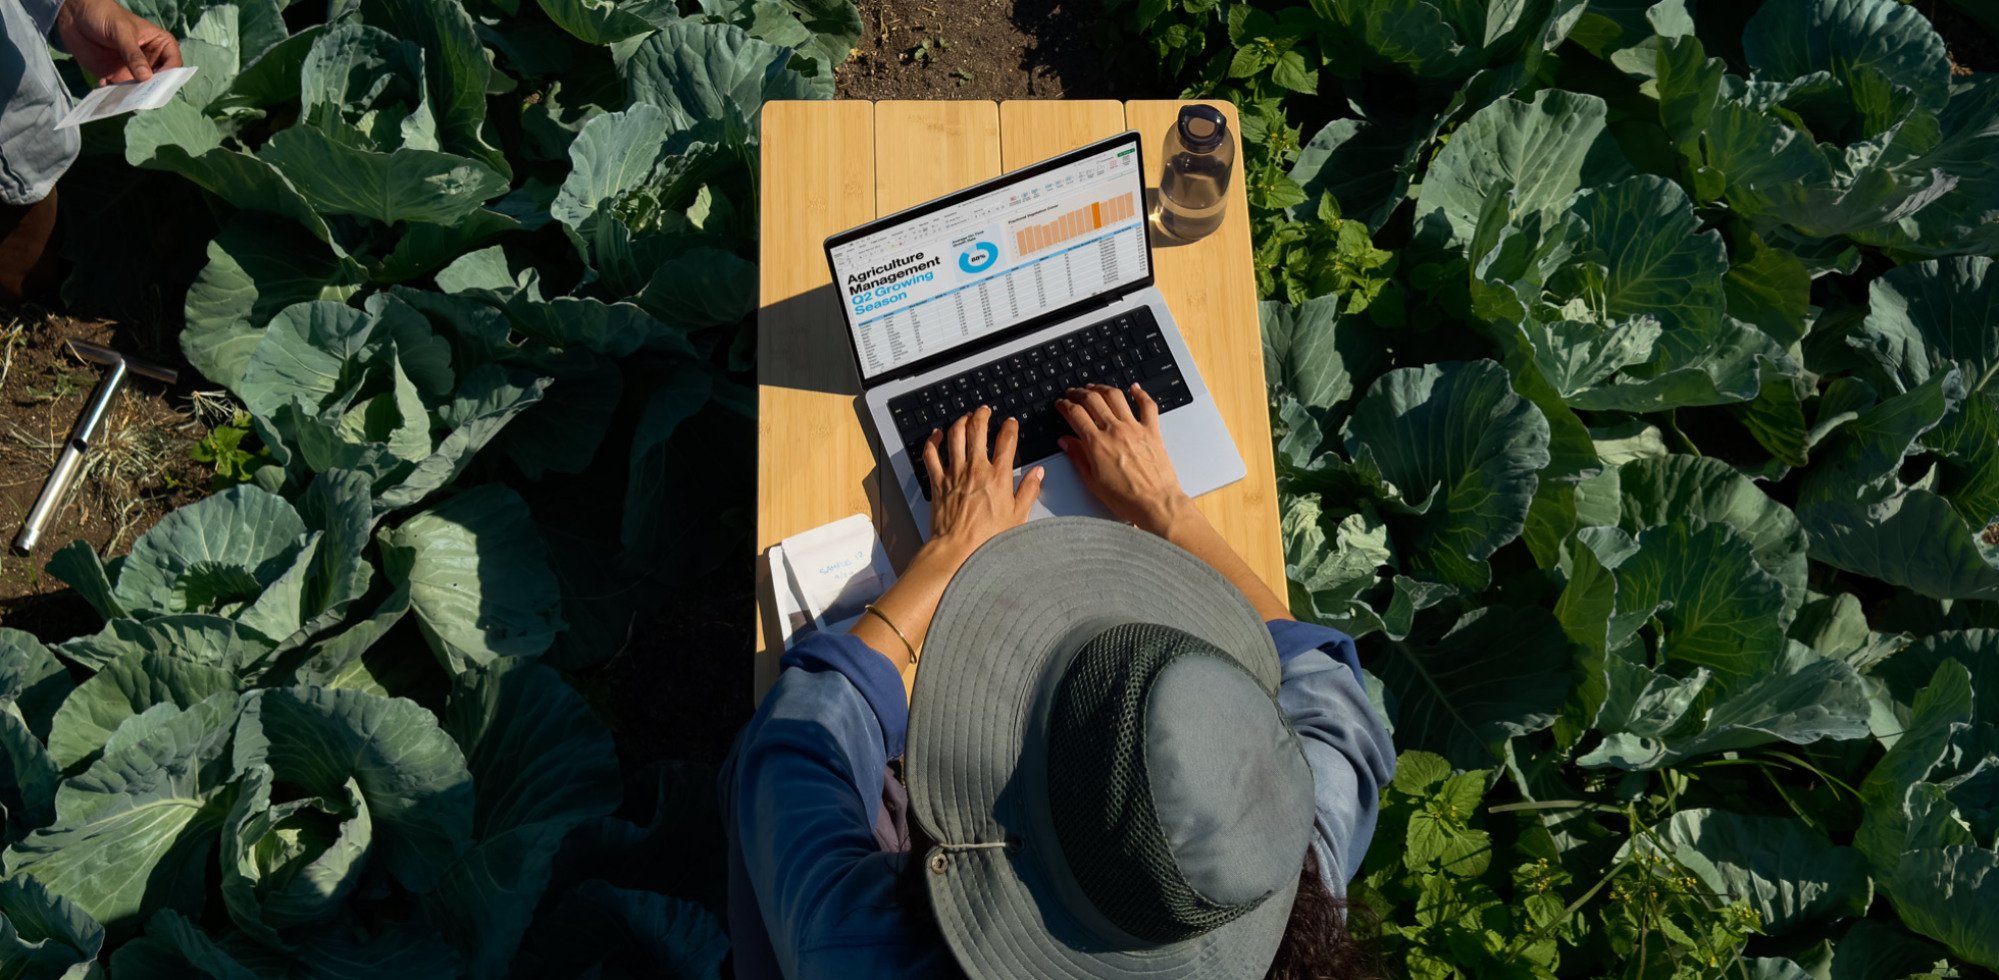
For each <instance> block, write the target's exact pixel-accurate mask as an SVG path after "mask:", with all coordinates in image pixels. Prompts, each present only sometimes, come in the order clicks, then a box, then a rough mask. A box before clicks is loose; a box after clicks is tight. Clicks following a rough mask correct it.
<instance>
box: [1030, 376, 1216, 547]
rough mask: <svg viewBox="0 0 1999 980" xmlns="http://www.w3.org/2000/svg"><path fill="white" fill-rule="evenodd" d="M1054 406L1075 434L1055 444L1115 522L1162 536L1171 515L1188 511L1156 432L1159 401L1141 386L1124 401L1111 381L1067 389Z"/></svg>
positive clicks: (1187, 500)
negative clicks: (1109, 512)
mask: <svg viewBox="0 0 1999 980" xmlns="http://www.w3.org/2000/svg"><path fill="white" fill-rule="evenodd" d="M1055 410H1056V411H1057V412H1060V413H1062V417H1063V418H1064V419H1065V420H1067V421H1068V423H1069V428H1070V429H1072V430H1074V431H1075V433H1076V434H1075V435H1074V436H1063V437H1062V438H1061V439H1059V440H1057V443H1058V444H1059V445H1060V446H1061V447H1062V451H1063V452H1064V453H1066V454H1067V455H1068V457H1069V462H1070V463H1072V464H1074V465H1075V467H1076V472H1077V473H1078V474H1080V475H1081V476H1082V478H1083V485H1084V486H1087V487H1089V488H1090V492H1092V493H1094V494H1096V495H1097V499H1099V500H1101V501H1103V502H1104V506H1106V507H1108V508H1110V511H1111V513H1113V514H1115V515H1117V517H1118V519H1119V520H1124V521H1129V522H1131V523H1133V524H1136V525H1138V527H1139V528H1140V529H1142V530H1146V531H1151V532H1152V533H1154V534H1159V535H1161V536H1164V535H1165V534H1166V531H1167V528H1168V527H1169V526H1170V525H1171V524H1172V522H1173V521H1174V520H1175V519H1177V518H1179V517H1181V516H1182V515H1184V514H1186V513H1187V512H1189V511H1191V510H1192V507H1193V501H1192V500H1191V499H1190V498H1189V497H1188V496H1187V494H1186V493H1185V492H1183V491H1182V490H1181V489H1180V478H1179V477H1178V476H1175V475H1174V473H1173V461H1172V459H1170V458H1168V457H1167V455H1166V440H1165V438H1164V437H1163V436H1161V435H1160V434H1159V404H1158V403H1157V402H1154V401H1153V400H1152V396H1151V395H1148V394H1146V393H1145V390H1144V389H1142V388H1140V387H1139V386H1137V385H1132V386H1131V399H1130V400H1129V401H1127V400H1126V398H1125V393H1124V392H1122V391H1119V390H1118V389H1116V388H1113V387H1111V386H1109V385H1090V386H1089V387H1087V388H1071V389H1069V392H1068V396H1067V397H1065V398H1062V399H1060V400H1058V401H1056V403H1055Z"/></svg>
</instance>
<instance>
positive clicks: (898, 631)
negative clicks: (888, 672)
mask: <svg viewBox="0 0 1999 980" xmlns="http://www.w3.org/2000/svg"><path fill="white" fill-rule="evenodd" d="M861 611H862V612H871V613H874V614H875V618H876V619H879V620H881V621H882V622H884V623H887V624H888V628H889V630H890V631H892V632H893V633H895V638H896V639H898V640H901V641H902V648H903V649H904V650H908V651H909V665H910V666H911V667H914V666H916V647H915V645H914V644H912V643H910V642H909V637H907V636H904V635H902V627H900V626H897V625H895V620H892V619H890V618H888V616H887V615H886V614H884V613H883V612H882V611H881V610H879V609H876V608H875V604H874V603H872V602H870V603H868V604H867V605H865V606H862V607H861Z"/></svg>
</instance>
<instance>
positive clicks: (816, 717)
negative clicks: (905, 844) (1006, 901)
mask: <svg viewBox="0 0 1999 980" xmlns="http://www.w3.org/2000/svg"><path fill="white" fill-rule="evenodd" d="M781 664H782V670H781V672H780V674H779V675H778V680H777V683H776V684H775V685H773V686H772V688H771V691H770V693H769V694H768V695H766V696H765V698H764V701H763V704H762V705H760V706H759V707H758V709H757V713H756V715H755V716H754V717H752V718H751V719H750V723H749V724H748V725H747V726H746V727H745V728H744V730H743V735H742V737H741V740H740V741H739V742H738V743H737V748H736V751H735V752H734V753H733V754H732V755H731V758H730V760H729V761H728V762H727V763H726V764H725V766H724V773H723V778H722V786H721V789H722V808H723V809H722V812H723V820H724V821H725V824H726V826H727V828H728V831H729V836H730V837H731V839H732V841H733V844H734V849H733V850H734V854H733V855H732V857H731V864H732V868H731V877H732V879H734V878H736V877H737V875H740V879H739V882H740V885H741V886H743V887H740V888H739V887H738V886H737V885H734V884H732V891H735V892H736V893H735V894H732V895H731V902H730V904H731V914H732V917H739V916H741V915H745V914H747V915H754V916H755V918H756V920H757V921H759V922H760V923H761V924H762V927H763V929H762V932H763V934H764V935H766V936H767V937H768V939H769V951H770V953H771V954H772V955H773V956H774V957H775V959H776V960H777V964H778V966H779V968H780V969H781V970H782V972H783V973H784V975H785V976H788V977H794V978H806V977H843V976H878V975H896V976H905V975H907V976H917V975H930V973H931V972H932V971H934V970H936V969H938V968H940V966H941V964H944V963H947V962H948V961H949V955H950V954H949V953H948V951H946V950H945V949H944V947H943V944H942V943H941V942H938V941H936V940H935V938H934V937H926V936H924V935H923V934H922V931H921V922H920V920H916V919H913V918H912V917H911V916H909V915H907V914H905V912H904V911H903V909H902V906H901V904H900V902H899V900H898V897H897V879H898V876H899V874H900V873H901V868H902V862H903V861H904V857H903V856H902V855H899V854H891V853H888V852H885V851H882V850H881V849H880V847H879V846H878V845H877V843H876V841H875V836H874V823H875V816H876V810H877V809H878V808H879V807H880V805H881V786H882V777H883V773H884V772H885V771H886V767H887V765H888V760H889V759H890V758H892V757H894V756H895V755H899V754H901V752H902V744H903V739H904V736H905V733H906V731H907V728H908V723H909V707H908V704H907V703H906V702H905V701H904V700H903V695H902V685H901V682H900V679H899V678H898V677H897V676H896V673H895V670H894V668H893V666H892V665H891V664H890V663H889V662H888V661H887V660H885V659H883V658H882V657H881V656H880V655H879V654H877V653H875V652H874V651H872V650H869V649H866V648H865V647H863V646H862V644H861V643H860V642H859V641H858V640H856V639H855V638H854V637H851V636H847V635H843V634H819V635H814V636H809V637H806V638H805V639H803V640H801V641H799V643H798V644H797V645H796V646H794V647H793V648H792V649H791V650H790V651H788V652H786V653H785V655H784V658H783V660H782V661H781ZM744 891H746V892H748V894H741V892H744ZM739 899H740V900H741V902H740V903H739V901H738V900H739ZM735 925H736V927H737V928H738V929H739V930H742V931H744V932H745V933H752V932H753V931H754V930H752V929H751V927H750V924H749V923H745V922H742V921H738V922H736V923H735ZM758 955H759V956H760V955H761V949H759V950H758Z"/></svg>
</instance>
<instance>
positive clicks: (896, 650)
mask: <svg viewBox="0 0 1999 980" xmlns="http://www.w3.org/2000/svg"><path fill="white" fill-rule="evenodd" d="M1130 394H1131V398H1130V400H1127V399H1126V397H1125V393H1124V392H1121V391H1118V390H1117V389H1113V388H1107V387H1103V386H1094V387H1092V388H1089V389H1075V390H1071V391H1070V392H1068V397H1066V398H1065V399H1063V400H1062V401H1059V402H1057V404H1056V407H1057V410H1058V411H1060V412H1061V413H1062V414H1063V416H1064V417H1065V418H1066V419H1067V420H1068V422H1069V424H1070V426H1071V428H1072V429H1073V430H1074V431H1075V433H1076V434H1075V436H1073V437H1064V439H1063V441H1062V448H1063V451H1064V452H1065V453H1067V454H1068V456H1069V459H1070V460H1071V461H1072V462H1073V463H1074V464H1075V465H1076V467H1077V470H1078V471H1079V473H1081V475H1082V477H1083V479H1084V481H1085V482H1086V483H1087V484H1088V485H1089V486H1090V488H1091V489H1092V490H1093V491H1094V492H1095V493H1096V494H1097V495H1098V497H1099V498H1100V499H1101V500H1102V501H1103V502H1104V504H1105V505H1106V506H1107V507H1108V508H1109V509H1110V510H1111V512H1112V513H1113V514H1115V515H1116V516H1117V517H1119V518H1120V519H1122V520H1124V521H1126V522H1129V525H1131V526H1126V525H1122V524H1117V523H1113V522H1110V521H1101V520H1092V519H1083V518H1058V519H1053V520H1043V521H1036V522H1033V523H1031V524H1025V526H1022V525H1023V523H1024V522H1025V521H1026V518H1027V515H1028V511H1029V509H1030V508H1031V506H1032V505H1033V503H1034V500H1035V496H1036V494H1037V493H1038V492H1039V489H1040V484H1041V470H1040V469H1039V468H1036V469H1035V470H1034V471H1032V472H1030V473H1028V474H1027V476H1026V477H1025V478H1023V479H1022V480H1021V482H1020V485H1019V486H1018V487H1015V486H1014V483H1013V478H1012V471H1013V454H1014V448H1015V442H1016V432H1015V423H1014V422H1013V420H1011V419H1009V420H1007V421H1006V422H1005V423H1004V424H1003V425H1002V426H1001V427H1000V430H999V434H998V436H997V438H996V439H994V440H993V443H992V451H991V455H990V457H988V454H987V451H986V449H985V447H986V445H987V439H986V437H987V434H988V429H989V425H990V421H991V413H990V411H988V410H986V409H980V410H978V411H977V412H974V413H973V414H972V415H970V416H968V417H966V418H961V419H959V420H958V421H957V422H955V423H953V424H952V426H951V428H950V430H949V431H948V432H939V433H933V434H932V435H931V438H930V440H929V442H928V444H927V445H926V446H925V448H924V464H925V465H926V466H927V467H928V468H929V471H930V479H931V485H932V486H933V487H934V488H935V492H934V501H935V506H934V510H933V514H934V522H933V528H932V534H931V539H930V541H929V543H928V544H926V545H925V546H924V547H923V549H922V550H921V551H920V552H918V554H917V556H916V557H915V559H914V560H913V561H912V562H911V563H910V566H909V568H908V570H907V571H906V572H905V573H904V574H903V576H902V578H901V579H900V580H899V581H897V583H896V584H895V586H894V587H893V588H891V589H889V591H888V592H887V593H886V594H884V595H883V596H882V597H881V598H880V600H878V601H877V602H876V603H875V605H874V606H873V607H871V608H870V611H869V612H868V614H866V615H863V616H862V618H861V620H860V622H859V623H858V624H857V625H856V626H855V627H854V628H853V631H852V632H851V633H850V634H844V635H822V636H813V637H808V638H806V639H804V640H802V641H800V642H799V643H798V644H797V645H796V646H795V647H793V648H792V649H791V650H790V651H789V652H787V653H786V654H785V656H784V659H783V670H782V672H781V674H780V676H779V678H778V681H777V683H776V685H774V686H773V687H772V689H771V691H770V693H769V695H768V696H767V697H766V698H765V699H764V702H763V704H762V705H761V707H760V708H759V709H758V711H757V713H756V716H755V717H754V718H752V719H751V721H750V723H749V725H748V726H747V727H746V728H745V729H744V732H743V735H742V738H741V740H740V742H739V743H738V745H737V750H736V753H735V755H734V757H733V758H732V759H731V761H730V763H729V764H728V765H727V766H726V767H725V769H724V772H723V774H722V779H721V791H722V796H723V818H724V821H725V822H726V825H727V828H728V831H729V835H730V881H729V886H730V922H731V927H732V928H731V931H732V933H733V935H734V941H735V951H736V952H735V957H736V958H735V968H736V975H737V976H738V977H740V978H743V980H761V978H766V977H778V976H788V977H841V978H847V977H900V976H958V975H970V976H973V977H1008V978H1015V977H1018V978H1052V977H1126V976H1130V977H1139V976H1143V977H1148V978H1159V977H1243V978H1254V977H1262V976H1266V975H1268V976H1281V977H1342V976H1354V975H1358V973H1359V970H1360V968H1359V967H1358V966H1357V965H1356V964H1358V963H1359V962H1361V957H1359V956H1357V955H1356V953H1357V950H1356V948H1355V946H1354V945H1353V943H1352V942H1351V941H1349V940H1348V939H1347V937H1346V934H1345V931H1344V927H1343V913H1342V911H1341V908H1340V903H1339V901H1338V899H1337V898H1336V896H1340V895H1343V894H1344V892H1345V888H1346V883H1347V881H1348V880H1349V879H1350V878H1351V877H1352V875H1353V873H1354V871H1355V870H1356V869H1357V868H1358V867H1359V866H1360V862H1361V858H1362V856H1363V854H1365V852H1366V848H1367V844H1368V841H1369V839H1370V838H1371V837H1372V836H1373V833H1374V823H1375V817H1376V806H1377V800H1378V798H1379V794H1380V788H1381V786H1382V784H1383V783H1385V782H1386V781H1387V780H1388V779H1389V777H1390V776H1391V774H1392V772H1393V766H1394V750H1393V747H1392V746H1391V745H1390V743H1389V739H1388V735H1387V733H1386V732H1385V731H1384V730H1383V729H1382V727H1381V724H1380V722H1379V720H1378V719H1377V718H1376V716H1375V714H1374V712H1373V711H1372V710H1371V708H1370V707H1369V705H1368V702H1367V697H1366V694H1365V691H1364V690H1363V688H1362V685H1361V683H1360V679H1359V677H1360V667H1359V663H1358V661H1357V659H1356V657H1355V654H1354V647H1353V641H1352V640H1350V639H1349V638H1347V637H1346V636H1344V635H1342V634H1340V633H1338V632H1336V631H1334V630H1330V629H1325V628H1323V627H1319V626H1313V625H1308V624H1301V623H1298V622H1295V621H1293V620H1292V618H1291V616H1290V613H1289V611H1288V610H1287V609H1286V607H1285V604H1284V603H1283V601H1282V600H1280V599H1279V598H1278V597H1277V596H1276V595H1275V594H1273V593H1272V592H1271V591H1270V589H1269V588H1268V587H1267V586H1265V585H1264V584H1263V583H1262V582H1261V581H1260V580H1258V579H1257V577H1256V576H1255V574H1253V573H1252V572H1251V571H1250V569H1249V567H1248V565H1247V564H1245V563H1244V562H1243V561H1242V559H1241V558H1240V557H1238V556H1237V555H1236V554H1235V553H1234V552H1233V551H1231V550H1230V548H1229V547H1228V545H1227V543H1226V542H1224V541H1223V540H1222V538H1221V536H1220V535H1219V534H1217V533H1216V531H1215V529H1214V528H1213V527H1212V526H1211V525H1209V524H1208V522H1207V521H1206V519H1205V518H1203V517H1202V516H1201V514H1200V512H1199V511H1197V510H1196V509H1195V508H1194V506H1193V503H1192V501H1190V500H1189V499H1188V498H1187V497H1186V496H1185V495H1184V494H1182V493H1181V492H1180V489H1179V487H1180V484H1179V481H1178V480H1177V479H1176V478H1175V477H1174V474H1173V471H1172V466H1171V463H1170V461H1169V460H1168V459H1167V456H1166V451H1165V447H1164V444H1163V442H1162V441H1161V439H1160V435H1159V410H1158V406H1157V405H1156V404H1155V403H1154V402H1153V401H1152V399H1151V398H1150V397H1149V396H1147V395H1146V394H1145V393H1144V392H1143V391H1141V390H1139V389H1138V388H1137V387H1135V386H1134V387H1133V389H1132V390H1131V393H1130ZM919 661H920V663H921V665H922V669H921V670H916V666H917V664H918V663H919ZM911 671H915V680H914V691H913V693H912V694H911V695H910V696H909V697H908V698H907V699H905V697H904V691H905V686H904V683H903V681H904V675H905V674H906V673H908V672H911ZM898 759H900V760H901V762H902V766H903V770H902V772H903V775H904V776H906V780H905V779H902V778H898V775H897V772H896V769H895V760H898ZM911 815H913V817H914V819H910V816H911Z"/></svg>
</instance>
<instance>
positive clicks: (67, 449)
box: [14, 440, 83, 555]
mask: <svg viewBox="0 0 1999 980" xmlns="http://www.w3.org/2000/svg"><path fill="white" fill-rule="evenodd" d="M82 467H83V450H82V448H80V447H79V446H77V444H76V442H75V441H74V440H72V441H70V442H68V443H65V444H64V445H63V447H62V455H61V456H59V457H57V458H56V468H55V469H54V470H52V471H51V472H50V473H49V478H48V482H46V483H43V484H42V495H41V496H39V497H36V498H35V505H34V506H33V507H30V508H28V519H27V520H25V521H22V522H21V533H19V534H16V535H14V553H15V554H20V555H26V554H28V553H29V552H32V551H34V550H35V545H37V544H40V543H41V540H42V531H43V530H44V529H46V528H47V527H48V523H49V519H50V518H52V517H54V516H55V513H56V508H57V507H59V506H61V505H62V500H63V497H64V496H66V495H68V493H69V485H70V483H72V482H74V481H75V480H76V473H77V470H79V469H81V468H82Z"/></svg>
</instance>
